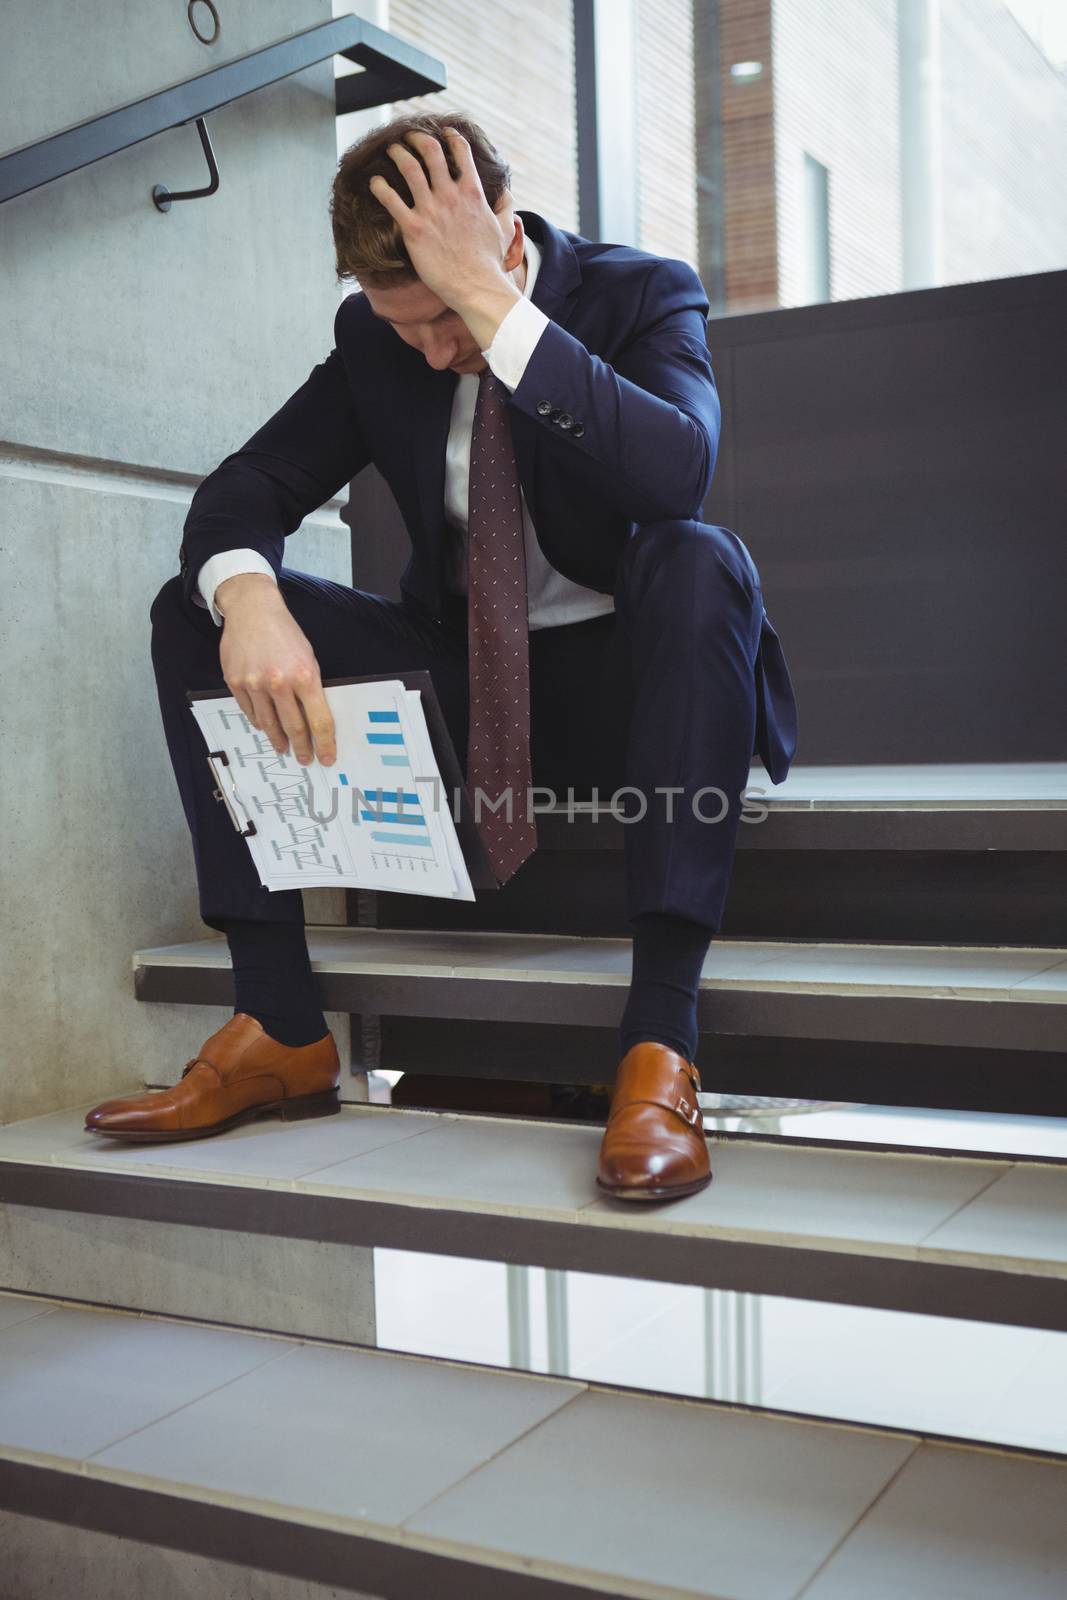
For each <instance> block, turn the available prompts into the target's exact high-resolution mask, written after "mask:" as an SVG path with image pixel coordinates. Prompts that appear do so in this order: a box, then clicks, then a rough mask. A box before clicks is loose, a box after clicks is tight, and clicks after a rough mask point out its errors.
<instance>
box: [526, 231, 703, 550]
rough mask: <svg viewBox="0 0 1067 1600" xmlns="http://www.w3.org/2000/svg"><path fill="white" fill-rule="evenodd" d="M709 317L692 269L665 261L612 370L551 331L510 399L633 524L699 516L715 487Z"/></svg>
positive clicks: (651, 279)
mask: <svg viewBox="0 0 1067 1600" xmlns="http://www.w3.org/2000/svg"><path fill="white" fill-rule="evenodd" d="M707 316H708V300H707V296H706V295H705V293H704V287H703V285H702V283H701V281H700V279H699V277H698V276H697V274H696V273H695V272H694V271H693V269H692V267H690V266H689V265H688V264H687V263H686V262H684V261H675V260H672V259H669V258H666V257H664V258H660V259H658V260H657V261H656V263H655V265H654V266H653V267H652V269H651V271H650V272H649V274H648V277H647V278H646V280H645V286H644V290H643V292H642V295H641V302H640V306H639V308H638V312H637V315H636V317H635V319H634V326H633V329H632V331H631V332H630V334H629V335H628V337H627V338H626V340H625V342H624V343H623V345H622V346H621V348H620V349H619V351H618V352H617V354H616V355H615V358H614V361H613V362H612V363H611V364H609V363H608V362H607V361H604V360H602V359H601V357H600V356H597V355H594V354H592V352H591V351H589V350H587V349H586V347H585V345H583V344H582V343H581V341H580V340H579V339H576V338H575V337H574V336H573V334H570V333H568V332H567V330H566V329H565V328H563V327H561V326H560V324H559V323H557V322H549V323H548V325H547V326H546V327H545V328H544V330H543V331H542V333H541V335H540V337H539V338H538V340H537V343H536V346H535V347H534V350H533V353H532V355H531V356H530V359H529V361H528V362H527V363H526V366H525V369H524V370H523V373H522V376H521V378H520V380H519V382H518V384H517V386H516V388H515V389H514V391H513V393H512V396H511V401H512V404H513V405H515V406H517V407H519V409H520V410H522V411H524V412H525V413H526V414H527V415H528V416H530V417H531V418H533V420H534V421H535V422H536V423H537V424H538V426H539V427H540V428H541V429H542V430H543V431H544V433H545V434H546V435H547V436H548V437H549V438H550V439H551V440H552V441H553V444H554V446H555V448H556V449H557V450H558V451H559V452H561V454H562V453H565V454H566V460H567V463H568V466H569V467H570V468H571V470H575V468H577V469H578V470H581V467H580V464H581V463H582V462H583V461H584V462H586V463H588V464H589V470H590V477H591V479H593V480H595V486H596V487H597V488H598V490H599V491H600V492H602V493H604V494H605V495H606V496H607V497H608V498H609V499H610V500H611V501H612V503H613V504H614V505H615V506H616V508H617V509H618V510H619V511H620V512H621V513H622V514H623V515H624V516H626V517H627V518H628V519H629V520H630V521H632V522H653V521H660V520H664V519H673V518H688V517H694V516H696V515H698V513H699V511H700V508H701V506H702V505H703V502H704V498H705V496H706V495H707V493H708V490H709V488H710V487H711V480H712V475H713V474H714V471H715V460H716V456H717V454H718V447H719V425H720V420H721V411H720V405H719V395H718V390H717V388H716V385H715V377H714V374H713V372H712V366H711V353H710V351H709V349H708V339H707Z"/></svg>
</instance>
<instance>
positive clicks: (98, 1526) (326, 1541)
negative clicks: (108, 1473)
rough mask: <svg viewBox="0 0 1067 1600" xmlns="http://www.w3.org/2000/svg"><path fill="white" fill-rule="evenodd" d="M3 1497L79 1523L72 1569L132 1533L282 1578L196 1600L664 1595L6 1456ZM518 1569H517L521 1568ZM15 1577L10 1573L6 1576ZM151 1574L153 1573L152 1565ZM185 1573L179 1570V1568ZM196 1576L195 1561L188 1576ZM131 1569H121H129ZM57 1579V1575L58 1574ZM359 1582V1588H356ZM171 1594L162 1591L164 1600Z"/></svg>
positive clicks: (0, 1463) (124, 1590)
mask: <svg viewBox="0 0 1067 1600" xmlns="http://www.w3.org/2000/svg"><path fill="white" fill-rule="evenodd" d="M0 1498H2V1501H3V1504H4V1506H5V1507H6V1509H7V1511H8V1513H11V1514H14V1515H15V1516H18V1517H25V1516H32V1517H34V1518H36V1519H39V1520H41V1521H46V1522H49V1523H59V1524H63V1525H64V1527H68V1526H70V1525H76V1526H77V1528H78V1534H76V1535H75V1536H74V1537H73V1540H72V1541H71V1542H70V1543H68V1546H67V1548H68V1549H71V1548H72V1550H73V1559H74V1562H75V1563H78V1562H81V1561H83V1560H84V1559H85V1556H86V1554H87V1553H88V1552H87V1549H86V1546H85V1545H83V1544H82V1543H81V1538H82V1537H85V1536H86V1535H89V1536H91V1535H92V1534H94V1533H102V1534H105V1535H111V1536H117V1537H118V1538H119V1539H123V1538H124V1535H125V1533H126V1532H127V1531H128V1530H129V1529H136V1531H137V1534H138V1536H139V1542H140V1543H141V1544H142V1545H154V1546H159V1547H162V1548H165V1549H167V1550H168V1551H170V1552H180V1553H182V1554H184V1555H185V1556H192V1557H203V1558H206V1559H207V1560H209V1561H210V1562H212V1563H215V1562H227V1563H232V1564H233V1565H234V1566H238V1567H245V1566H246V1563H247V1562H248V1561H249V1560H252V1561H254V1562H255V1563H256V1564H257V1566H258V1567H260V1568H262V1569H263V1570H265V1571H267V1572H269V1573H272V1574H278V1575H281V1576H279V1578H278V1579H276V1580H275V1582H276V1583H277V1588H275V1587H270V1588H268V1589H266V1590H265V1591H264V1590H258V1589H253V1588H248V1589H247V1590H242V1589H240V1588H238V1589H236V1590H228V1589H215V1590H213V1589H211V1588H210V1587H209V1588H208V1589H207V1590H206V1591H202V1590H200V1589H199V1588H195V1589H188V1590H178V1591H177V1593H178V1594H181V1595H182V1596H183V1597H184V1596H185V1595H186V1594H191V1593H195V1594H196V1595H197V1596H198V1600H200V1596H201V1595H202V1594H204V1593H206V1595H207V1596H208V1597H209V1600H211V1597H213V1596H214V1594H216V1593H217V1594H218V1595H219V1596H220V1597H221V1596H222V1595H225V1596H226V1600H240V1597H241V1596H242V1595H243V1594H244V1593H245V1592H247V1593H249V1594H250V1595H253V1594H254V1595H255V1597H256V1600H260V1596H261V1595H263V1596H265V1600H272V1597H273V1596H275V1595H277V1597H278V1600H283V1597H284V1600H290V1597H291V1596H292V1594H293V1587H292V1586H293V1584H294V1582H295V1583H296V1584H298V1585H300V1587H299V1588H298V1590H297V1593H299V1595H300V1600H318V1597H317V1595H316V1591H315V1590H311V1591H310V1592H309V1591H306V1590H305V1589H304V1588H303V1585H304V1584H305V1583H313V1584H316V1585H320V1584H321V1585H324V1586H326V1587H327V1588H328V1590H329V1593H330V1594H332V1593H333V1592H334V1591H335V1590H336V1591H338V1592H339V1593H340V1594H341V1595H344V1596H346V1597H349V1596H351V1597H352V1600H360V1597H362V1600H370V1597H371V1596H373V1597H374V1600H412V1597H413V1596H419V1597H420V1600H421V1597H423V1596H425V1597H429V1596H432V1597H433V1600H590V1596H591V1595H596V1594H603V1595H612V1596H616V1597H620V1600H621V1597H623V1596H631V1597H634V1600H641V1597H642V1596H646V1595H647V1596H654V1595H656V1594H661V1593H662V1590H659V1589H655V1588H652V1587H651V1586H644V1585H641V1584H636V1583H634V1584H631V1583H628V1582H624V1583H623V1584H621V1585H620V1582H619V1580H617V1579H616V1580H614V1581H612V1583H611V1585H610V1587H608V1586H607V1585H606V1584H604V1585H601V1584H598V1583H597V1582H596V1581H595V1580H592V1581H589V1582H583V1583H581V1584H577V1583H572V1582H568V1581H567V1580H566V1579H565V1578H552V1577H538V1576H534V1575H533V1574H531V1573H529V1572H523V1571H517V1570H515V1569H514V1568H511V1569H509V1568H508V1567H505V1566H503V1565H499V1566H498V1565H496V1564H495V1563H494V1562H493V1559H492V1555H491V1553H490V1552H488V1551H487V1552H485V1558H484V1559H481V1560H477V1561H475V1560H464V1559H463V1558H462V1557H457V1556H455V1555H452V1554H445V1553H444V1551H439V1550H433V1549H425V1548H419V1547H418V1546H417V1545H415V1544H414V1543H413V1542H412V1541H410V1539H408V1540H405V1542H404V1543H403V1544H402V1543H400V1541H399V1538H398V1539H396V1540H395V1541H394V1540H390V1539H388V1538H386V1537H381V1538H373V1537H370V1536H368V1535H366V1534H361V1533H356V1532H349V1531H347V1530H344V1529H339V1528H332V1527H328V1526H327V1527H322V1526H316V1525H307V1524H303V1523H300V1522H298V1521H295V1520H292V1519H290V1518H288V1517H278V1518H271V1517H269V1516H266V1515H263V1514H257V1513H256V1512H253V1511H246V1510H243V1509H241V1508H240V1507H239V1506H235V1505H225V1504H216V1503H211V1502H205V1501H202V1500H198V1499H195V1498H190V1497H186V1496H181V1495H177V1494H170V1493H167V1492H166V1491H162V1490H153V1489H146V1488H144V1487H142V1486H140V1485H135V1484H127V1483H119V1482H109V1481H108V1480H107V1479H106V1478H104V1477H103V1476H88V1475H86V1474H85V1473H83V1472H79V1471H78V1470H76V1469H75V1468H72V1469H71V1470H69V1471H65V1470H63V1469H62V1468H56V1467H53V1466H43V1465H38V1464H36V1463H31V1462H25V1461H11V1460H5V1459H4V1458H3V1457H2V1456H0ZM516 1565H517V1563H516ZM8 1570H9V1569H8ZM148 1570H149V1571H151V1570H152V1565H151V1563H149V1565H148ZM177 1570H178V1571H179V1572H180V1570H181V1569H180V1566H179V1567H178V1569H177ZM191 1570H193V1571H196V1572H199V1570H200V1564H199V1562H198V1563H197V1564H196V1565H195V1566H194V1567H193V1568H192V1569H191ZM125 1571H126V1569H125V1567H123V1572H124V1573H125ZM53 1575H54V1574H53ZM353 1581H358V1582H359V1584H360V1588H359V1589H358V1590H353V1589H352V1588H351V1587H350V1585H351V1584H352V1583H353ZM135 1592H140V1593H151V1594H152V1597H153V1600H159V1595H158V1592H157V1591H156V1590H154V1589H151V1590H148V1591H145V1590H141V1591H135V1590H133V1589H131V1588H128V1587H118V1588H113V1589H112V1588H106V1587H102V1586H101V1587H98V1588H95V1589H94V1588H89V1589H84V1588H77V1587H75V1588H68V1589H61V1588H58V1587H57V1586H56V1585H55V1584H53V1586H52V1587H51V1588H50V1589H47V1588H46V1589H42V1590H39V1591H37V1593H39V1594H40V1595H41V1597H42V1600H44V1597H45V1596H47V1597H48V1600H52V1597H53V1596H54V1595H55V1594H57V1593H78V1594H81V1595H83V1596H85V1600H96V1597H97V1596H98V1595H99V1596H100V1597H101V1600H103V1596H105V1595H106V1596H108V1597H109V1600H110V1596H112V1595H115V1594H121V1595H128V1594H133V1593H135ZM165 1594H166V1591H164V1595H165ZM18 1600H36V1594H35V1592H34V1591H33V1590H32V1589H30V1590H28V1591H27V1590H24V1589H20V1590H19V1591H18Z"/></svg>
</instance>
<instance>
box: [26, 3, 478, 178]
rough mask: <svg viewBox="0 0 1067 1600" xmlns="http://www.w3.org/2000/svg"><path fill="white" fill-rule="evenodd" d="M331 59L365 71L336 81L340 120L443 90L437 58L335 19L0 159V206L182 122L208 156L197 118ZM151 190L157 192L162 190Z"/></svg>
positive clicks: (360, 23)
mask: <svg viewBox="0 0 1067 1600" xmlns="http://www.w3.org/2000/svg"><path fill="white" fill-rule="evenodd" d="M330 56H344V57H345V59H346V60H348V61H353V62H355V63H356V65H357V66H361V67H363V68H364V70H363V71H362V72H353V73H349V74H346V75H345V76H343V77H339V78H338V79H337V80H336V85H335V110H336V114H337V115H338V116H342V115H344V114H345V113H346V112H349V111H364V110H367V109H369V108H370V107H371V106H379V105H386V104H388V103H389V102H390V101H393V100H408V99H410V98H411V97H412V96H414V95H420V94H427V93H431V92H433V91H434V90H437V89H443V88H444V87H445V85H446V82H447V78H446V72H445V67H444V64H443V63H442V62H440V61H438V60H437V59H436V57H434V56H430V55H427V54H426V53H425V51H422V50H418V49H416V48H415V46H414V45H410V44H406V43H405V42H404V41H403V40H402V39H397V38H396V37H395V36H394V35H393V34H391V33H386V32H385V30H384V29H382V28H376V27H375V26H374V24H373V23H372V22H367V21H366V20H365V18H363V17H354V16H347V17H335V18H334V19H333V21H332V22H323V23H319V24H318V25H317V26H316V27H314V28H307V29H305V30H304V32H303V33H295V34H293V35H292V36H291V37H290V38H288V39H281V40H279V41H278V42H277V43H276V44H268V45H265V46H264V47H263V48H262V49H261V50H253V51H252V52H251V53H250V54H249V55H246V56H241V57H240V58H239V59H238V60H236V61H228V62H226V64H225V65H224V66H221V67H212V68H211V69H210V70H209V71H207V72H202V73H200V74H199V75H198V76H197V77H195V78H189V79H187V80H186V81H185V82H184V83H178V84H175V85H173V86H172V87H171V88H169V89H159V90H157V91H156V93H155V94H150V95H146V96H145V97H144V98H143V99H141V100H133V101H131V102H130V104H129V105H125V106H119V107H118V108H117V109H116V110H114V111H107V112H105V113H104V114H103V115H102V116H98V117H90V118H88V120H87V121H85V122H79V123H78V124H77V125H76V126H75V127H73V128H65V129H64V130H63V131H62V132H61V133H53V134H51V135H50V136H49V137H48V138H45V139H38V140H36V141H35V142H34V143H33V144H27V145H23V146H22V148H21V149H19V150H12V151H10V152H9V153H8V154H7V155H5V156H0V202H3V201H5V200H13V199H14V198H15V197H16V195H20V194H26V193H28V192H29V191H30V190H31V189H38V188H40V187H41V185H42V184H45V183H52V182H54V180H55V179H56V178H62V177H65V176H66V175H67V173H68V172H76V171H77V170H78V169H79V168H80V167H87V166H89V165H90V163H91V162H93V161H102V160H103V159H104V158H105V157H106V156H113V155H116V154H117V153H118V152H119V151H120V150H126V149H128V148H129V147H130V145H134V144H140V143H141V141H142V140H144V139H151V138H153V137H154V136H155V135H156V134H157V133H165V132H166V131H167V130H168V129H170V128H180V127H182V126H184V124H186V123H188V122H196V123H197V125H198V128H199V130H200V135H201V143H202V144H203V145H204V149H205V154H207V152H208V151H209V150H210V144H208V143H207V142H206V130H205V128H204V125H203V118H204V117H205V116H206V115H207V114H208V112H211V111H217V110H219V108H220V107H221V106H226V105H229V104H230V102H231V101H233V100H239V99H241V98H242V97H243V96H244V95H246V94H254V93H255V91H256V90H257V89H265V88H266V87H267V86H268V85H269V84H272V83H277V82H279V81H280V80H281V79H282V78H288V77H291V76H292V75H293V73H294V72H302V71H303V70H304V69H305V67H311V66H314V65H315V64H316V63H317V62H319V61H325V60H327V59H328V58H329V57H330ZM210 159H211V158H210V156H209V161H210ZM156 187H157V189H162V186H161V185H157V186H156ZM217 187H218V183H217V172H214V173H213V175H212V184H211V185H209V187H208V189H207V190H206V191H204V192H206V193H213V192H214V190H215V189H216V188H217ZM170 198H171V199H175V198H179V197H178V196H171V197H170ZM158 203H159V202H158V200H157V204H158ZM161 209H165V207H161Z"/></svg>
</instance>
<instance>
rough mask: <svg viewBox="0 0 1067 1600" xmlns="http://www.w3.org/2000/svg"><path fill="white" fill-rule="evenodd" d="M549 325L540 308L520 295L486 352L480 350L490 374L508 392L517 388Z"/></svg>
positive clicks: (525, 296)
mask: <svg viewBox="0 0 1067 1600" xmlns="http://www.w3.org/2000/svg"><path fill="white" fill-rule="evenodd" d="M548 322H549V319H548V317H546V316H545V313H544V312H543V311H542V310H541V308H540V306H535V305H534V303H533V301H532V300H531V299H530V298H529V297H528V296H527V295H523V297H522V299H521V300H516V302H515V304H514V305H513V306H512V307H511V309H510V311H509V312H508V313H507V315H506V316H505V318H504V320H503V322H502V323H501V324H500V326H499V328H498V329H497V330H496V333H495V334H494V335H493V342H492V344H491V345H490V346H489V348H488V350H483V351H482V355H483V356H484V357H485V359H486V360H487V361H488V363H489V365H490V367H491V368H492V370H493V372H494V373H495V374H496V376H497V377H498V378H499V379H500V381H501V383H504V384H506V385H507V387H508V388H509V389H517V388H518V387H519V384H520V382H521V381H522V375H523V373H524V372H525V371H526V364H527V362H528V361H529V359H530V357H531V356H532V355H533V353H534V347H535V346H536V344H537V341H538V339H540V337H541V335H542V334H543V333H544V331H545V329H546V328H547V327H548Z"/></svg>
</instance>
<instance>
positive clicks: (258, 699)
mask: <svg viewBox="0 0 1067 1600" xmlns="http://www.w3.org/2000/svg"><path fill="white" fill-rule="evenodd" d="M215 603H216V605H217V606H218V608H219V610H220V611H221V612H222V616H223V619H224V626H223V630H222V640H221V643H220V645H219V660H220V662H221V663H222V675H223V677H224V678H225V680H226V686H227V688H228V689H229V691H230V693H231V694H232V695H233V697H234V699H235V700H236V701H237V704H238V705H239V706H240V708H241V710H242V711H243V712H244V714H245V716H246V717H247V718H248V720H249V722H250V723H251V724H252V726H253V727H254V728H258V729H259V730H260V731H261V732H263V733H265V734H266V735H267V738H268V739H269V740H270V742H271V744H272V745H273V746H274V748H275V750H277V751H278V753H279V754H284V753H285V751H286V750H288V748H289V745H290V743H291V744H292V747H293V755H294V756H295V757H296V759H297V761H299V762H300V764H301V766H307V765H308V763H309V762H310V761H311V760H312V758H313V757H317V758H318V760H319V761H320V762H321V763H322V764H323V766H326V767H328V766H330V765H331V764H332V763H333V761H335V760H336V757H337V742H336V734H335V731H334V723H333V716H332V715H331V712H330V708H329V706H328V705H327V703H326V696H325V694H324V692H323V688H322V677H321V674H320V672H319V664H318V661H317V660H316V659H315V652H314V651H313V650H312V648H311V645H310V643H309V642H308V639H307V636H306V635H305V633H304V631H303V629H302V628H301V627H300V626H299V625H298V623H297V621H296V619H295V618H294V616H293V614H292V612H291V611H290V610H289V607H288V606H287V605H286V603H285V601H284V599H283V598H282V595H281V591H280V590H279V588H278V586H277V584H276V583H275V582H274V580H273V579H272V578H269V577H268V576H267V575H266V573H256V572H252V573H246V572H242V573H239V574H238V575H237V576H236V577H233V578H227V579H226V581H225V582H224V583H220V584H219V586H218V589H217V590H216V591H215Z"/></svg>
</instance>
